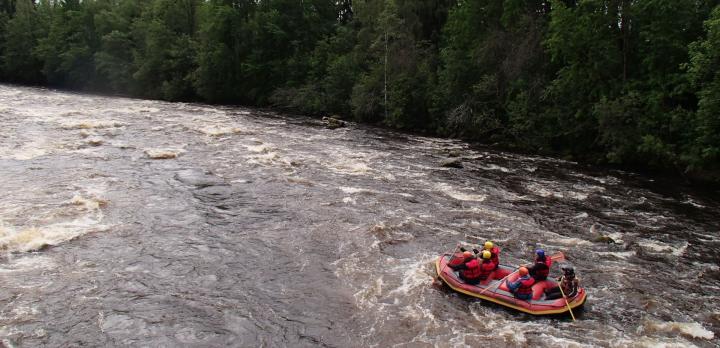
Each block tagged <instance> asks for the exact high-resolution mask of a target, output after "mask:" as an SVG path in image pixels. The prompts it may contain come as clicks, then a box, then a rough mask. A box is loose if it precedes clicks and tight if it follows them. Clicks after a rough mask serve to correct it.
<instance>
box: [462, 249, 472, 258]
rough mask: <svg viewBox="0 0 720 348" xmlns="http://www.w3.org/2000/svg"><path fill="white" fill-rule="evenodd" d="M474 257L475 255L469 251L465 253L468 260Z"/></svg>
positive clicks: (464, 255)
mask: <svg viewBox="0 0 720 348" xmlns="http://www.w3.org/2000/svg"><path fill="white" fill-rule="evenodd" d="M472 256H473V254H472V253H471V252H469V251H465V252H463V257H464V258H466V259H469V258H471V257H472Z"/></svg>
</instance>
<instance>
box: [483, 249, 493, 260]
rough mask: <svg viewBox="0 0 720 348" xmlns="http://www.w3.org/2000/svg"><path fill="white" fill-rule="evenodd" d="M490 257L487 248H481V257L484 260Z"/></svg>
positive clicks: (490, 254)
mask: <svg viewBox="0 0 720 348" xmlns="http://www.w3.org/2000/svg"><path fill="white" fill-rule="evenodd" d="M490 257H492V253H491V252H489V251H487V250H483V252H482V258H483V259H485V260H489V259H490Z"/></svg>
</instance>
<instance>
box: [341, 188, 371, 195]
mask: <svg viewBox="0 0 720 348" xmlns="http://www.w3.org/2000/svg"><path fill="white" fill-rule="evenodd" d="M339 189H340V191H342V192H345V193H349V194H355V193H361V192H369V190H367V189H362V188H358V187H345V186H341V187H339Z"/></svg>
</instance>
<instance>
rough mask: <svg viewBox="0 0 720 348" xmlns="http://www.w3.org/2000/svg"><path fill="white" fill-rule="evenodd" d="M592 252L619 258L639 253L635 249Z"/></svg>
mask: <svg viewBox="0 0 720 348" xmlns="http://www.w3.org/2000/svg"><path fill="white" fill-rule="evenodd" d="M592 253H593V254H597V255H600V256H603V257H607V256H614V257H616V258H618V259H623V260H625V259H627V258H629V257H633V256H635V255H637V253H636V252H635V251H634V250H631V251H593V252H592Z"/></svg>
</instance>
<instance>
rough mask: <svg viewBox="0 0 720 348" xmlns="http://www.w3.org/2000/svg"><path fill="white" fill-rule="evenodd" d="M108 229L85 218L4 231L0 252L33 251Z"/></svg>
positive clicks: (0, 242)
mask: <svg viewBox="0 0 720 348" xmlns="http://www.w3.org/2000/svg"><path fill="white" fill-rule="evenodd" d="M108 229H109V227H108V226H105V225H102V224H100V223H99V221H98V220H97V219H94V218H93V217H89V216H86V217H81V218H79V219H75V220H72V221H69V222H61V223H56V224H51V225H47V226H43V227H30V228H25V229H20V230H10V231H7V230H6V231H4V233H3V235H2V237H0V250H7V251H15V252H27V251H35V250H40V249H42V248H44V247H46V246H54V245H59V244H61V243H63V242H67V241H70V240H73V239H75V238H77V237H79V236H82V235H85V234H88V233H91V232H103V231H107V230H108Z"/></svg>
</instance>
